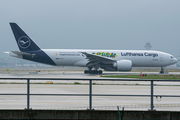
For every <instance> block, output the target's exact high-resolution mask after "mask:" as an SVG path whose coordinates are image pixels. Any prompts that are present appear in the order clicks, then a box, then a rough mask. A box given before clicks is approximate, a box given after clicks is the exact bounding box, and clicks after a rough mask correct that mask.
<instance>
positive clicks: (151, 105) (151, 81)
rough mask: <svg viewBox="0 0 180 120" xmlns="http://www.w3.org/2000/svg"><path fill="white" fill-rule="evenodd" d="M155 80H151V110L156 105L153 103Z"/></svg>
mask: <svg viewBox="0 0 180 120" xmlns="http://www.w3.org/2000/svg"><path fill="white" fill-rule="evenodd" d="M153 91H154V90H153V80H151V110H153V108H154V105H153Z"/></svg>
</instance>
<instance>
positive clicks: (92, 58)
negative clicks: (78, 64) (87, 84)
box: [81, 52, 116, 64]
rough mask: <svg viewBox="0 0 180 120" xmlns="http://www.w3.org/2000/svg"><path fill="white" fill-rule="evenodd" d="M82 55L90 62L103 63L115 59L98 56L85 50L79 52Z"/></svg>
mask: <svg viewBox="0 0 180 120" xmlns="http://www.w3.org/2000/svg"><path fill="white" fill-rule="evenodd" d="M81 53H83V54H84V55H86V57H87V59H89V62H90V63H104V64H112V63H114V62H115V61H116V60H113V59H112V58H108V57H104V56H100V55H95V54H90V53H87V52H81Z"/></svg>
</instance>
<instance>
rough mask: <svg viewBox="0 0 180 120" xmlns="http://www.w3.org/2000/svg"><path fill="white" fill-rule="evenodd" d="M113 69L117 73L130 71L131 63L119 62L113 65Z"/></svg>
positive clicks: (128, 61)
mask: <svg viewBox="0 0 180 120" xmlns="http://www.w3.org/2000/svg"><path fill="white" fill-rule="evenodd" d="M113 67H114V68H115V69H116V70H117V71H131V69H132V61H131V60H119V61H116V62H115V63H114V64H113Z"/></svg>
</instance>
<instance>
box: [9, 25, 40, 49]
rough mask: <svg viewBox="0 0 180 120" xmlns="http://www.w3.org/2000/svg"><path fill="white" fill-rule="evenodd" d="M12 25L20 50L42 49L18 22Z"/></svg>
mask: <svg viewBox="0 0 180 120" xmlns="http://www.w3.org/2000/svg"><path fill="white" fill-rule="evenodd" d="M10 26H11V29H12V31H13V34H14V37H15V39H16V42H17V44H18V47H19V50H20V51H23V52H26V51H33V50H40V47H38V46H37V45H36V43H35V42H34V41H33V40H32V39H31V38H30V37H29V36H28V35H27V34H26V33H25V32H24V31H23V30H22V29H21V28H20V27H19V26H18V25H17V24H16V23H10Z"/></svg>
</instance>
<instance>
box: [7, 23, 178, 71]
mask: <svg viewBox="0 0 180 120" xmlns="http://www.w3.org/2000/svg"><path fill="white" fill-rule="evenodd" d="M10 26H11V29H12V31H13V34H14V37H15V39H16V42H17V45H18V47H19V50H20V51H11V52H6V53H8V54H9V55H10V56H13V57H17V58H21V59H25V60H30V61H34V62H39V63H44V64H48V65H53V66H78V67H87V68H88V70H85V71H84V73H85V74H102V70H98V69H99V68H101V69H104V70H105V71H131V69H132V67H161V71H160V73H164V69H163V67H165V66H168V65H172V64H175V63H177V59H176V58H174V57H173V56H172V55H171V54H168V53H165V52H160V51H152V50H86V49H41V48H40V47H39V46H38V45H37V44H36V43H35V42H34V41H33V40H32V39H31V38H30V37H29V36H28V35H27V34H26V33H25V32H24V31H23V30H22V29H21V28H20V27H19V26H18V25H17V24H16V23H10Z"/></svg>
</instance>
